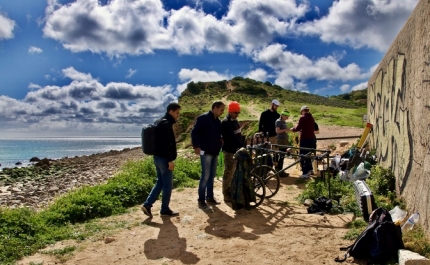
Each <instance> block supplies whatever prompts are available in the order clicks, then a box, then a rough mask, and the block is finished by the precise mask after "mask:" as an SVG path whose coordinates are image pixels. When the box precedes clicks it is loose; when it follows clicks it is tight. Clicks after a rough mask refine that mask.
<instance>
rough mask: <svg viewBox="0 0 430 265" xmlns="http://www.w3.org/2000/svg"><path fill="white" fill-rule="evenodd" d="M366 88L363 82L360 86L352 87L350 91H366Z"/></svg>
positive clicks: (365, 83)
mask: <svg viewBox="0 0 430 265" xmlns="http://www.w3.org/2000/svg"><path fill="white" fill-rule="evenodd" d="M366 88H367V82H363V83H360V84H358V85H356V86H353V87H352V88H351V90H352V91H356V90H363V89H366Z"/></svg>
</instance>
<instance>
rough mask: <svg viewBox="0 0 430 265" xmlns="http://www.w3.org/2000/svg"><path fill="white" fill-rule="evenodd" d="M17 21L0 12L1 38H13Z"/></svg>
mask: <svg viewBox="0 0 430 265" xmlns="http://www.w3.org/2000/svg"><path fill="white" fill-rule="evenodd" d="M15 24H16V23H15V21H13V20H12V19H10V18H8V17H6V16H4V15H2V14H0V40H2V39H10V38H13V29H14V28H15Z"/></svg>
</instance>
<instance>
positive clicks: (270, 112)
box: [258, 99, 281, 144]
mask: <svg viewBox="0 0 430 265" xmlns="http://www.w3.org/2000/svg"><path fill="white" fill-rule="evenodd" d="M279 104H280V103H279V101H278V100H277V99H274V100H272V105H271V106H270V109H267V110H265V111H263V112H262V113H261V115H260V122H259V123H258V131H259V132H260V133H262V134H263V135H264V136H267V135H266V133H269V141H270V142H271V143H273V144H274V143H276V130H275V123H276V120H277V119H279V117H280V116H281V115H280V114H279V113H278V107H279Z"/></svg>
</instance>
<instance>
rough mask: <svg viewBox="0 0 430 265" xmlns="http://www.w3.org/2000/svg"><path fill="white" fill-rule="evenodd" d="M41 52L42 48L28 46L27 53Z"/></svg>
mask: <svg viewBox="0 0 430 265" xmlns="http://www.w3.org/2000/svg"><path fill="white" fill-rule="evenodd" d="M42 52H43V50H42V49H41V48H38V47H34V46H30V48H28V53H30V54H35V53H42Z"/></svg>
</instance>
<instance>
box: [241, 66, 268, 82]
mask: <svg viewBox="0 0 430 265" xmlns="http://www.w3.org/2000/svg"><path fill="white" fill-rule="evenodd" d="M245 77H248V78H251V79H254V80H257V81H266V80H267V72H266V70H264V69H261V68H258V69H255V70H252V71H251V72H249V73H247V74H245Z"/></svg>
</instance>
